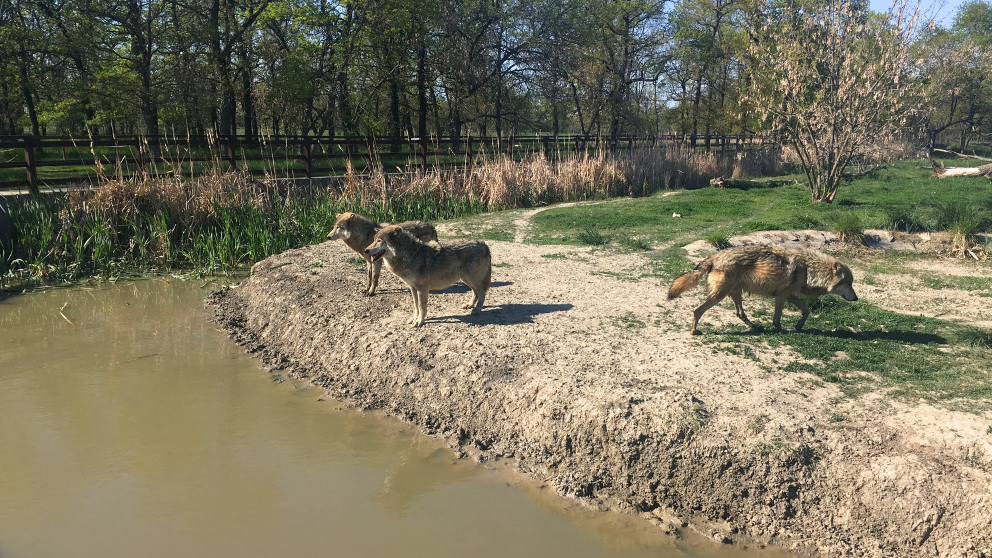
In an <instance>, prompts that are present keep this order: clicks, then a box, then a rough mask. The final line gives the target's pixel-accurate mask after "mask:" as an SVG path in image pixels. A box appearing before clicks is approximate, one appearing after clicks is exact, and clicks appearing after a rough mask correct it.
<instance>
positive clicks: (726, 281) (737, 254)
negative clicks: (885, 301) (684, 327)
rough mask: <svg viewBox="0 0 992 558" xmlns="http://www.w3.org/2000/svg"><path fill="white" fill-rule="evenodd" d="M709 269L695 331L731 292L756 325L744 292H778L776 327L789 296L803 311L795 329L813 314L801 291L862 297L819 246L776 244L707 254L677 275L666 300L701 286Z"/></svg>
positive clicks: (739, 310) (741, 314)
mask: <svg viewBox="0 0 992 558" xmlns="http://www.w3.org/2000/svg"><path fill="white" fill-rule="evenodd" d="M707 273H708V274H709V276H708V277H707V280H706V285H707V287H709V290H710V294H709V296H707V297H706V301H705V302H703V304H702V305H700V306H699V308H696V310H695V311H694V312H693V313H692V328H691V329H690V330H689V332H690V333H691V334H692V335H699V333H700V332H699V330H698V329H696V326H697V324H698V323H699V318H700V317H701V316H702V315H703V312H706V311H707V310H709V309H710V308H711V307H712V306H714V305H715V304H717V303H718V302H720V301H721V300H723V299H724V297H726V296H728V295H729V296H730V298H731V299H732V300H733V301H734V307H735V308H736V310H737V317H738V318H740V319H741V320H742V321H743V322H744V323H745V324H747V326H748V327H749V328H751V329H757V327H756V326H755V325H754V324H753V323H751V320H749V319H747V314H745V313H744V307H743V306H741V293H742V292H745V293H751V294H757V295H762V296H770V297H775V316H774V317H773V318H772V324H773V325H774V326H775V329H777V330H781V329H782V325H781V323H782V308H783V307H784V306H785V301H789V302H791V303H792V304H793V305H794V306H795V307H796V308H798V309H799V310H800V311H801V312H802V313H803V316H802V317H801V318H799V321H798V322H796V329H795V331H800V330H802V328H803V324H804V323H806V318H807V317H809V307H807V306H806V304H805V303H803V301H802V300H801V299H800V298H799V295H804V296H812V297H818V296H820V295H824V294H827V293H831V294H836V295H840V296H842V297H844V300H848V301H852V302H853V301H855V300H858V295H857V294H856V293H855V292H854V287H853V282H854V276H853V275H852V274H851V269H850V268H849V267H847V266H846V265H844V264H843V263H841V262H840V261H838V260H837V259H836V258H833V257H831V256H828V255H826V254H822V253H820V252H817V251H815V250H787V249H784V248H776V247H772V246H741V247H737V248H730V249H727V250H723V251H721V252H718V253H716V254H714V255H712V256H710V257H708V258H706V259H705V260H703V261H701V262H699V264H698V265H697V266H696V268H695V269H693V270H692V271H690V272H688V273H683V274H682V275H680V276H679V277H678V278H676V279H675V281H674V282H673V283H672V286H671V287H670V288H669V289H668V300H672V299H674V298H676V297H678V296H679V295H681V294H682V293H684V292H686V291H688V290H689V289H691V288H693V287H695V286H696V285H698V284H699V281H700V280H701V279H702V277H703V275H705V274H707Z"/></svg>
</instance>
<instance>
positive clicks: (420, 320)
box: [414, 289, 430, 327]
mask: <svg viewBox="0 0 992 558" xmlns="http://www.w3.org/2000/svg"><path fill="white" fill-rule="evenodd" d="M428 292H430V291H428V290H427V289H420V290H419V294H420V301H419V302H420V304H419V305H418V306H417V309H418V310H419V311H420V313H419V315H418V317H417V322H416V323H415V324H414V327H420V326H422V325H424V320H426V319H427V293H428Z"/></svg>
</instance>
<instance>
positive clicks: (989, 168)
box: [930, 159, 992, 180]
mask: <svg viewBox="0 0 992 558" xmlns="http://www.w3.org/2000/svg"><path fill="white" fill-rule="evenodd" d="M930 165H931V166H932V167H933V177H934V178H947V177H950V176H984V177H986V178H988V179H989V180H992V163H990V164H988V165H982V166H980V167H945V166H944V165H943V164H942V163H938V162H937V161H934V160H933V159H931V160H930Z"/></svg>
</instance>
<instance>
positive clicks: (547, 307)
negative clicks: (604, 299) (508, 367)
mask: <svg viewBox="0 0 992 558" xmlns="http://www.w3.org/2000/svg"><path fill="white" fill-rule="evenodd" d="M574 307H575V306H573V305H571V304H500V305H498V306H483V308H482V312H481V313H480V314H479V315H478V316H473V315H472V314H469V313H468V310H466V311H465V314H461V315H457V314H456V315H453V316H438V317H436V318H430V317H428V318H427V321H428V322H438V323H456V322H462V323H466V324H470V325H517V324H531V323H534V316H537V315H539V314H551V313H553V312H567V311H569V310H571V309H572V308H574Z"/></svg>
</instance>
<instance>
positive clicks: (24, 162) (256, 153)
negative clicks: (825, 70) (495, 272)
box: [0, 135, 765, 192]
mask: <svg viewBox="0 0 992 558" xmlns="http://www.w3.org/2000/svg"><path fill="white" fill-rule="evenodd" d="M673 144H680V145H685V146H687V147H691V148H696V149H706V150H711V149H716V150H720V151H724V150H729V149H734V150H743V149H751V148H754V147H756V146H762V145H764V144H765V138H764V137H762V136H756V135H706V136H695V137H694V136H688V135H686V136H683V135H646V136H624V137H621V138H618V139H616V140H610V139H607V138H599V137H592V136H576V135H558V136H553V135H526V136H509V137H505V138H496V137H472V136H464V137H461V138H450V137H443V138H438V137H430V138H425V139H424V140H421V139H420V138H409V137H404V138H395V137H381V136H380V137H377V136H347V137H341V136H339V137H333V138H332V137H327V136H322V137H318V136H243V135H231V136H209V135H200V136H168V135H160V136H117V137H109V136H94V137H84V138H73V137H71V136H2V135H0V191H3V190H10V189H21V188H24V187H27V188H28V189H29V190H31V191H32V192H38V188H39V187H40V186H43V185H44V186H58V185H65V184H73V183H86V182H97V181H99V179H100V176H112V177H122V178H129V177H133V176H144V175H151V176H156V175H182V176H196V175H199V174H203V173H205V172H210V171H214V170H217V169H221V170H224V171H242V172H249V173H251V174H252V175H254V176H275V177H290V178H302V177H306V178H312V177H314V176H327V175H332V176H333V175H341V174H344V173H346V172H347V171H348V170H349V169H350V170H352V171H354V172H363V171H367V170H369V169H370V168H373V167H374V166H376V165H382V167H383V168H385V169H390V170H391V169H392V168H393V167H396V168H397V169H400V170H404V169H405V170H412V169H413V168H417V167H420V168H428V167H430V168H445V169H447V168H461V167H465V166H470V165H472V164H474V163H475V162H476V161H478V160H480V159H486V158H493V157H496V156H498V155H502V156H507V157H510V158H521V157H525V156H530V155H533V154H535V153H540V154H542V155H543V156H545V157H548V158H559V157H562V156H563V155H565V154H568V153H581V152H583V151H586V152H588V151H594V152H595V151H599V150H609V151H619V150H625V149H629V150H632V149H636V148H643V147H660V146H666V145H673ZM18 152H21V153H18ZM18 169H23V170H18ZM21 173H23V174H21ZM18 175H20V176H21V177H23V178H18Z"/></svg>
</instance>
